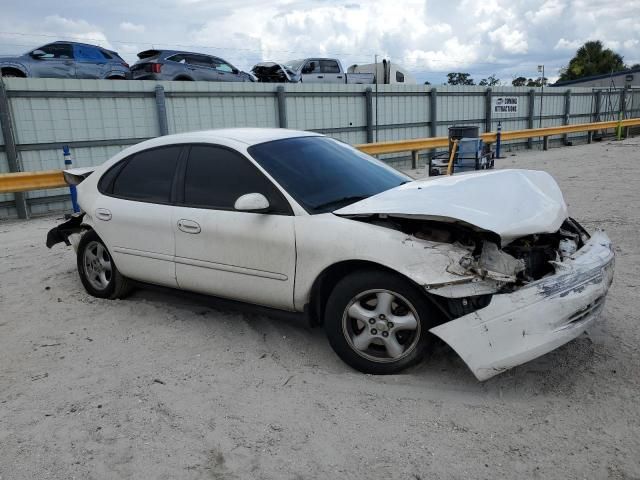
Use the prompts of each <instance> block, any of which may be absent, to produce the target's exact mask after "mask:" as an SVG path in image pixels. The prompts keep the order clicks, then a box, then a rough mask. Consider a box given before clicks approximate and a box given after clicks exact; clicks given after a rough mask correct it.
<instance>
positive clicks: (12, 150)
mask: <svg viewBox="0 0 640 480" xmlns="http://www.w3.org/2000/svg"><path fill="white" fill-rule="evenodd" d="M0 128H2V137H3V138H4V145H5V152H6V155H7V163H8V164H9V171H10V172H19V171H20V170H21V169H20V161H19V159H18V150H17V149H16V140H15V137H14V136H13V123H12V121H11V108H10V107H9V98H8V97H7V89H6V87H5V85H4V82H3V81H2V79H1V78H0ZM13 198H14V199H15V202H16V210H17V211H18V217H19V218H29V216H30V214H29V208H28V207H27V199H26V196H25V194H24V193H22V192H18V193H14V194H13Z"/></svg>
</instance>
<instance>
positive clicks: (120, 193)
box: [105, 146, 181, 203]
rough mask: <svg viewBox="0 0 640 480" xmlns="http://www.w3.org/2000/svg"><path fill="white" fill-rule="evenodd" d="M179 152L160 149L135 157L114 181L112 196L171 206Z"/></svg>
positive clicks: (177, 147)
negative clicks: (172, 187) (169, 204)
mask: <svg viewBox="0 0 640 480" xmlns="http://www.w3.org/2000/svg"><path fill="white" fill-rule="evenodd" d="M180 149H181V147H180V146H171V147H160V148H154V149H151V150H145V151H142V152H139V153H136V154H134V155H133V156H132V157H130V158H129V160H128V161H127V162H126V163H125V165H124V166H123V167H122V168H121V169H120V172H119V173H118V175H117V177H116V178H115V180H114V181H113V187H112V193H113V195H114V196H116V197H123V198H127V199H131V200H140V201H144V202H154V203H169V201H170V200H171V185H172V184H173V176H174V174H175V171H176V165H177V164H178V157H179V155H180ZM108 174H109V172H107V174H105V176H107V175H108Z"/></svg>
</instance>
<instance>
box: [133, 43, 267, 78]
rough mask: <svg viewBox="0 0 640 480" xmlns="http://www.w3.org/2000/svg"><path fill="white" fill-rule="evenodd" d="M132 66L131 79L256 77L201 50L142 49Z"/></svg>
mask: <svg viewBox="0 0 640 480" xmlns="http://www.w3.org/2000/svg"><path fill="white" fill-rule="evenodd" d="M138 58H139V59H140V60H138V61H137V62H136V63H135V64H134V65H133V66H132V67H131V74H132V76H133V79H134V80H204V81H209V82H253V81H255V77H254V76H253V75H252V74H250V73H246V72H242V71H240V70H238V69H237V68H236V67H234V66H233V65H231V64H230V63H228V62H226V61H225V60H223V59H221V58H219V57H214V56H211V55H204V54H201V53H192V52H179V51H176V50H145V51H144V52H140V53H139V54H138Z"/></svg>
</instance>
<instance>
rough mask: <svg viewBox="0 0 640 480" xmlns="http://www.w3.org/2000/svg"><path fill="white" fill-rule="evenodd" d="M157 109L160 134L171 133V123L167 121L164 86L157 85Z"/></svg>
mask: <svg viewBox="0 0 640 480" xmlns="http://www.w3.org/2000/svg"><path fill="white" fill-rule="evenodd" d="M155 94H156V110H157V112H158V126H159V127H160V135H161V136H163V135H169V123H168V122H167V105H166V103H165V97H164V87H163V86H162V85H156V91H155Z"/></svg>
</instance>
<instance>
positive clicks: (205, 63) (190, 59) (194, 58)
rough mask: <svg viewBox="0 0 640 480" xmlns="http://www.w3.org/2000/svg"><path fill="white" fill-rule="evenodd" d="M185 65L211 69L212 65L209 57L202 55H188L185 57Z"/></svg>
mask: <svg viewBox="0 0 640 480" xmlns="http://www.w3.org/2000/svg"><path fill="white" fill-rule="evenodd" d="M187 63H189V64H190V65H197V66H199V67H212V66H213V63H212V62H211V60H210V59H209V57H205V56H204V55H189V56H187Z"/></svg>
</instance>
